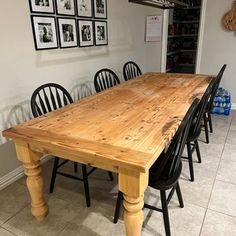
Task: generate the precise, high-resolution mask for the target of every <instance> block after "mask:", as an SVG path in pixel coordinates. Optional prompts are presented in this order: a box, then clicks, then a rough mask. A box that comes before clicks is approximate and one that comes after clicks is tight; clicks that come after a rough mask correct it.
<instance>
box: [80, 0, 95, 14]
mask: <svg viewBox="0 0 236 236" xmlns="http://www.w3.org/2000/svg"><path fill="white" fill-rule="evenodd" d="M77 15H78V17H93V4H92V0H77Z"/></svg>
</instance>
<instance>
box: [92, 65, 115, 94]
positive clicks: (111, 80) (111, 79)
mask: <svg viewBox="0 0 236 236" xmlns="http://www.w3.org/2000/svg"><path fill="white" fill-rule="evenodd" d="M118 84H120V80H119V78H118V76H117V75H116V74H115V72H113V71H112V70H110V69H101V70H99V71H98V72H97V73H96V74H95V76H94V87H95V90H96V92H97V93H99V92H101V91H103V90H106V89H108V88H111V87H113V86H115V85H118Z"/></svg>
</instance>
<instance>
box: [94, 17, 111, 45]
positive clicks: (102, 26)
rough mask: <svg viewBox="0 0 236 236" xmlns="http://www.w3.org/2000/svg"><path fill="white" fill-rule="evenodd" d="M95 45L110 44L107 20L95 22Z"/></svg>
mask: <svg viewBox="0 0 236 236" xmlns="http://www.w3.org/2000/svg"><path fill="white" fill-rule="evenodd" d="M94 32H95V33H94V35H95V45H96V46H100V45H101V46H102V45H108V33H107V22H106V21H95V23H94Z"/></svg>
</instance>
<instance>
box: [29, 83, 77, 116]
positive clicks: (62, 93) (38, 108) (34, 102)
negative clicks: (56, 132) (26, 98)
mask: <svg viewBox="0 0 236 236" xmlns="http://www.w3.org/2000/svg"><path fill="white" fill-rule="evenodd" d="M70 103H73V99H72V98H71V96H70V94H69V92H68V91H67V90H66V89H65V88H63V87H62V86H61V85H59V84H55V83H47V84H44V85H41V86H40V87H38V88H37V89H36V90H35V91H34V92H33V94H32V96H31V110H32V113H33V116H34V117H38V116H41V115H43V114H46V113H48V112H51V111H53V110H56V109H58V108H61V107H63V106H66V105H68V104H70Z"/></svg>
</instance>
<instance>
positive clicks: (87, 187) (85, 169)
mask: <svg viewBox="0 0 236 236" xmlns="http://www.w3.org/2000/svg"><path fill="white" fill-rule="evenodd" d="M82 174H83V182H84V193H85V198H86V204H87V207H90V194H89V184H88V173H87V167H86V165H82Z"/></svg>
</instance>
